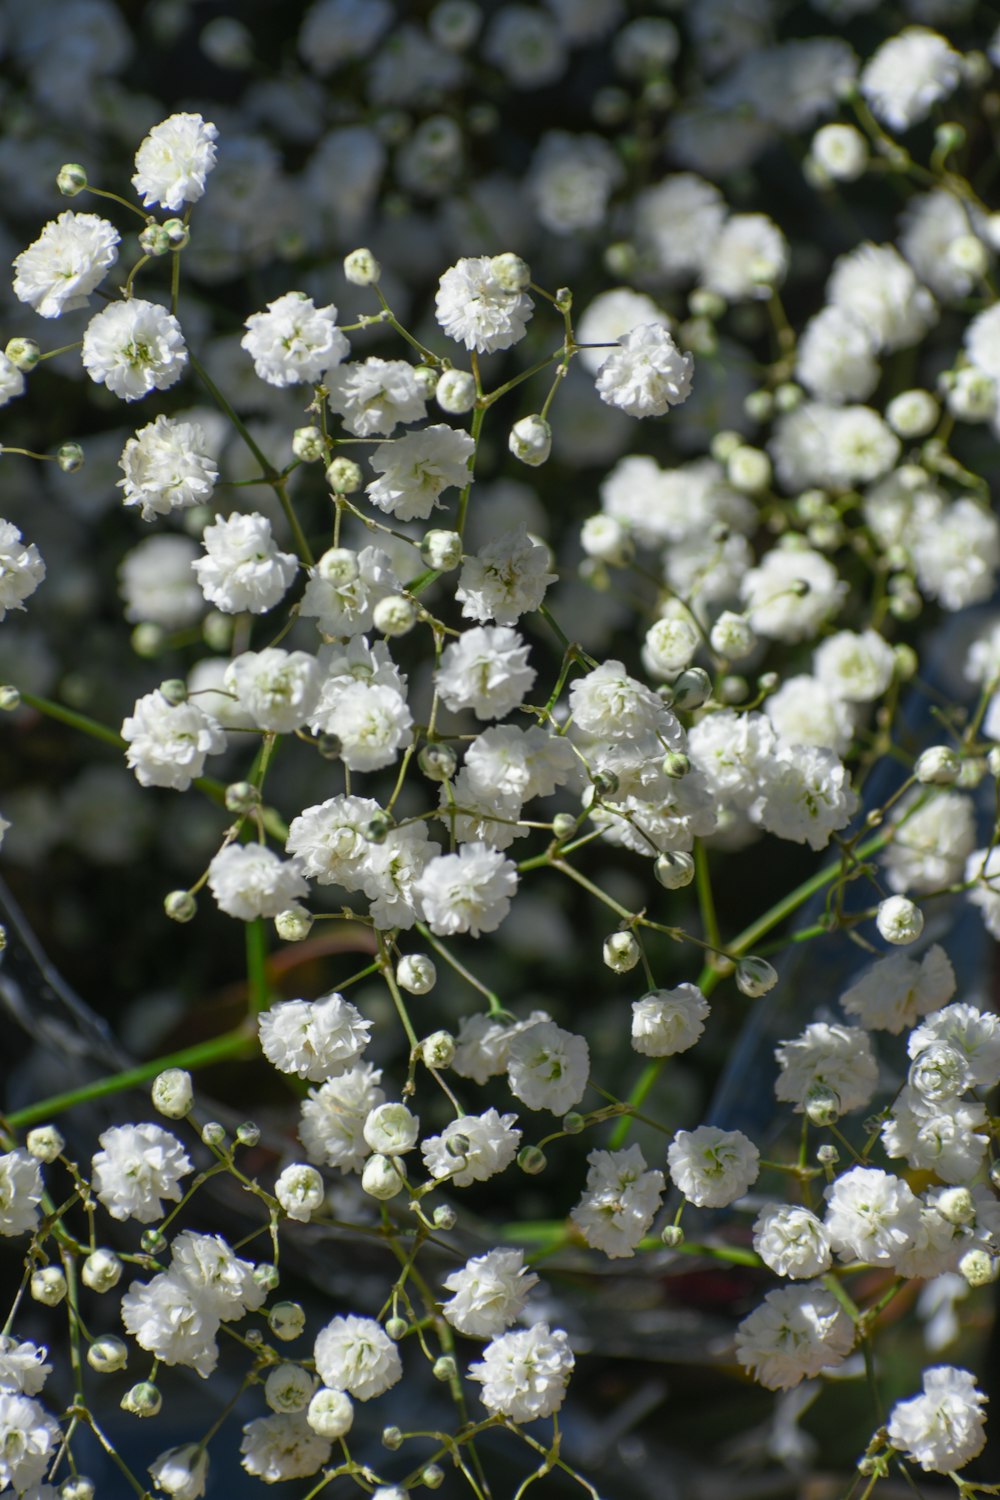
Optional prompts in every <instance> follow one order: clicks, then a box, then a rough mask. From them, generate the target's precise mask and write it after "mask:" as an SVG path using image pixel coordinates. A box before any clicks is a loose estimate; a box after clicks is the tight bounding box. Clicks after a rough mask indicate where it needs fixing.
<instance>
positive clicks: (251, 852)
mask: <svg viewBox="0 0 1000 1500" xmlns="http://www.w3.org/2000/svg"><path fill="white" fill-rule="evenodd" d="M208 888H209V890H210V891H211V892H212V895H213V896H214V897H215V899H216V902H217V903H218V906H219V909H220V911H224V912H226V913H227V915H228V916H230V917H236V918H237V919H238V920H239V921H241V922H252V921H253V920H254V919H255V918H256V917H276V916H277V915H278V913H279V912H280V911H285V910H286V908H287V907H290V906H292V905H294V903H295V902H296V901H298V900H299V898H300V897H304V896H308V894H309V886H308V883H307V882H306V881H305V880H304V879H303V877H302V873H301V871H300V870H299V867H298V865H297V864H296V862H295V861H294V860H283V859H280V858H279V857H278V855H277V854H275V853H274V852H273V850H271V849H266V848H265V847H264V845H263V844H228V845H226V847H225V848H223V849H220V850H219V852H218V854H216V855H215V856H214V857H213V859H212V860H211V863H210V864H209V866H208Z"/></svg>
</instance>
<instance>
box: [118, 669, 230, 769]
mask: <svg viewBox="0 0 1000 1500" xmlns="http://www.w3.org/2000/svg"><path fill="white" fill-rule="evenodd" d="M121 733H122V739H124V740H126V741H127V743H128V750H127V751H126V760H127V763H128V765H129V767H130V768H131V770H133V771H134V772H135V775H136V780H137V781H138V782H139V785H140V786H165V787H173V789H174V790H175V791H178V792H186V791H187V789H188V787H189V786H190V785H191V782H192V781H193V780H194V778H195V777H196V776H200V775H201V773H202V770H203V769H204V766H205V757H206V756H207V755H221V753H222V751H223V750H225V748H226V736H225V733H224V732H223V730H222V729H221V728H220V726H219V724H218V723H217V722H216V720H215V719H212V718H209V716H208V714H206V713H203V712H202V710H201V709H200V708H198V707H196V706H195V704H194V703H178V704H173V703H169V702H168V701H167V699H166V698H165V697H164V696H163V694H162V693H161V692H160V691H159V689H157V690H156V691H155V692H153V693H147V694H146V695H145V697H144V698H139V699H138V700H137V701H136V705H135V708H134V709H133V711H132V713H131V714H130V715H129V716H128V717H127V718H126V719H125V720H124V722H123V724H122V729H121Z"/></svg>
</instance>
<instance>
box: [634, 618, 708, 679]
mask: <svg viewBox="0 0 1000 1500" xmlns="http://www.w3.org/2000/svg"><path fill="white" fill-rule="evenodd" d="M700 645H701V636H700V635H699V634H698V631H697V630H696V629H695V626H694V622H693V621H692V619H691V616H690V615H689V614H688V613H687V611H686V610H684V609H683V608H678V609H677V612H676V613H674V614H669V615H664V616H663V617H662V618H661V619H659V620H654V621H653V623H652V625H651V626H650V627H649V629H648V630H647V631H646V638H645V640H644V641H643V643H642V664H643V666H644V667H645V669H646V671H647V672H648V673H649V675H650V676H651V677H659V678H663V679H665V680H666V681H672V680H673V679H674V678H675V677H676V676H677V674H678V673H679V672H683V671H684V668H685V667H687V666H689V665H690V664H691V660H692V658H693V657H694V654H695V652H696V651H697V650H698V647H699V646H700Z"/></svg>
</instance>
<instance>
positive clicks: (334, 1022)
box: [258, 993, 371, 1083]
mask: <svg viewBox="0 0 1000 1500" xmlns="http://www.w3.org/2000/svg"><path fill="white" fill-rule="evenodd" d="M258 1027H259V1029H260V1045H261V1049H262V1051H263V1053H264V1056H265V1057H266V1058H267V1060H268V1062H270V1063H271V1064H273V1066H274V1067H276V1068H277V1069H278V1070H279V1072H282V1073H294V1074H296V1075H297V1076H298V1077H299V1078H308V1079H311V1080H312V1081H313V1082H314V1083H321V1082H324V1081H326V1080H327V1079H330V1078H335V1077H337V1076H338V1075H339V1074H341V1073H344V1072H346V1071H347V1070H348V1069H349V1068H351V1067H353V1065H354V1064H355V1062H356V1061H357V1059H358V1058H359V1057H360V1055H361V1053H362V1052H363V1051H364V1049H365V1048H366V1047H367V1045H368V1038H369V1032H370V1031H371V1022H370V1021H365V1020H364V1019H363V1018H362V1016H361V1013H360V1012H359V1011H358V1010H357V1008H356V1007H355V1006H353V1005H352V1004H351V1002H350V1001H349V1000H345V999H344V997H343V995H338V994H336V993H333V994H330V995H326V996H324V998H323V999H321V1000H282V1001H280V1002H279V1003H278V1004H277V1005H272V1006H271V1008H270V1010H266V1011H264V1012H263V1013H262V1014H261V1017H260V1020H259V1021H258Z"/></svg>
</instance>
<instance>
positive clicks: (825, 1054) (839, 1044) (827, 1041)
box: [774, 1021, 878, 1114]
mask: <svg viewBox="0 0 1000 1500" xmlns="http://www.w3.org/2000/svg"><path fill="white" fill-rule="evenodd" d="M774 1055H775V1057H776V1058H777V1060H778V1063H779V1064H780V1067H781V1074H780V1076H779V1078H778V1080H777V1082H776V1083H775V1085H774V1093H775V1097H776V1098H777V1099H780V1100H782V1102H784V1103H788V1104H794V1106H795V1112H796V1114H801V1113H802V1112H803V1110H804V1109H805V1108H806V1105H807V1103H808V1101H809V1095H810V1093H811V1092H812V1091H813V1090H815V1089H817V1088H824V1089H832V1090H833V1093H834V1094H835V1095H836V1098H837V1107H838V1109H839V1111H840V1113H842V1114H847V1113H848V1111H850V1110H852V1109H861V1108H862V1107H863V1106H864V1105H866V1104H867V1103H868V1101H869V1100H870V1099H871V1097H872V1095H873V1094H874V1092H875V1088H876V1085H877V1084H878V1064H877V1063H876V1061H875V1054H874V1052H873V1051H872V1045H871V1040H870V1038H869V1036H868V1033H867V1032H865V1031H862V1030H861V1028H860V1027H859V1026H835V1025H830V1024H829V1023H828V1022H826V1021H814V1022H813V1023H812V1025H811V1026H807V1027H806V1028H805V1030H804V1031H803V1032H802V1034H801V1035H800V1036H798V1037H796V1038H795V1039H794V1041H789V1042H782V1043H781V1044H780V1046H778V1047H776V1048H775V1049H774Z"/></svg>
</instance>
